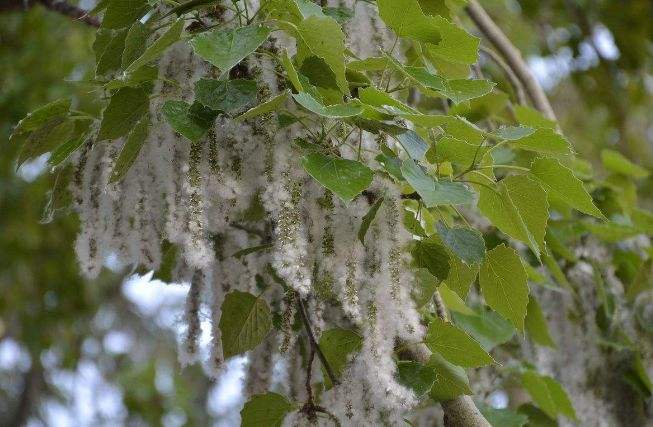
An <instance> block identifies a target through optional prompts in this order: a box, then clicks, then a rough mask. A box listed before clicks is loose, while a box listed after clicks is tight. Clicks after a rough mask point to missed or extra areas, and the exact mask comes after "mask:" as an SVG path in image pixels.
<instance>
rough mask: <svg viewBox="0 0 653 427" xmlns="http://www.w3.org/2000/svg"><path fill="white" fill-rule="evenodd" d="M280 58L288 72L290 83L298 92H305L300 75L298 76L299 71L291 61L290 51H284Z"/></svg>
mask: <svg viewBox="0 0 653 427" xmlns="http://www.w3.org/2000/svg"><path fill="white" fill-rule="evenodd" d="M280 57H281V65H282V66H283V68H284V70H286V75H287V76H288V80H290V83H292V85H293V87H294V88H295V90H296V91H297V92H303V91H304V87H303V86H302V84H301V82H300V81H299V75H298V74H297V70H296V69H295V66H294V65H293V63H292V61H291V60H290V57H288V51H287V50H285V49H283V50H282V51H281V54H280Z"/></svg>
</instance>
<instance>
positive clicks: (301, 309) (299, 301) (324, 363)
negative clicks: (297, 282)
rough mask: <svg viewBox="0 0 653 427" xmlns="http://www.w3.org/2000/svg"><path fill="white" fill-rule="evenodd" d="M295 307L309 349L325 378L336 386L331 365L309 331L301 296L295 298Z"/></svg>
mask: <svg viewBox="0 0 653 427" xmlns="http://www.w3.org/2000/svg"><path fill="white" fill-rule="evenodd" d="M297 305H298V306H299V307H298V308H299V316H300V317H301V319H302V323H304V327H305V329H306V335H308V340H309V344H310V345H311V347H313V348H314V349H315V353H317V357H318V359H320V363H322V366H324V370H325V371H326V373H327V376H328V377H329V379H330V380H331V382H332V383H333V385H337V384H339V383H340V382H339V381H338V379H337V378H336V376H335V374H334V373H333V369H331V365H329V361H328V360H326V357H325V356H324V353H322V349H321V348H320V346H319V345H318V343H317V341H315V335H313V330H312V329H311V323H310V321H309V320H308V315H307V313H306V308H305V306H304V302H303V301H302V298H301V296H299V295H298V296H297Z"/></svg>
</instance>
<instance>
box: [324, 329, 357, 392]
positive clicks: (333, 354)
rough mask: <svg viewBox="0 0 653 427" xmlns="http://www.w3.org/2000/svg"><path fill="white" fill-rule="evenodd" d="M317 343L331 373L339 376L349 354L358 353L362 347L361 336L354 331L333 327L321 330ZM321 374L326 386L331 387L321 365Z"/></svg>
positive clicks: (348, 358)
mask: <svg viewBox="0 0 653 427" xmlns="http://www.w3.org/2000/svg"><path fill="white" fill-rule="evenodd" d="M318 345H319V346H320V350H322V353H323V354H324V357H325V358H326V360H327V362H328V363H329V366H330V367H331V369H332V371H333V374H334V375H335V376H336V377H340V376H341V375H342V373H343V371H344V370H345V367H346V366H347V362H348V361H349V360H350V357H349V355H350V354H352V353H358V352H359V351H360V350H361V348H362V347H363V338H362V337H361V336H360V335H358V334H357V333H356V332H354V331H350V330H348V329H341V328H334V329H329V330H327V331H324V332H322V335H321V336H320V341H319V343H318ZM322 374H323V376H324V378H325V384H326V386H327V388H331V387H332V385H333V384H331V380H330V379H329V377H328V375H327V374H326V372H325V371H324V367H322Z"/></svg>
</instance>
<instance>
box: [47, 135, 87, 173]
mask: <svg viewBox="0 0 653 427" xmlns="http://www.w3.org/2000/svg"><path fill="white" fill-rule="evenodd" d="M85 141H86V135H82V136H79V137H77V138H70V139H69V140H68V141H66V142H64V143H63V144H61V145H60V146H58V147H57V148H56V149H55V150H54V151H53V152H52V154H51V155H50V158H49V159H48V163H49V164H50V165H51V166H53V167H54V166H57V165H60V164H61V163H62V162H64V161H65V160H66V159H67V158H68V157H70V155H71V154H72V153H74V152H75V151H76V150H77V149H78V148H79V147H81V146H82V144H84V142H85Z"/></svg>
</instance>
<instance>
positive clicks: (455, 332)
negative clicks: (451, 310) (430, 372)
mask: <svg viewBox="0 0 653 427" xmlns="http://www.w3.org/2000/svg"><path fill="white" fill-rule="evenodd" d="M425 341H426V345H427V346H428V348H429V349H430V350H431V351H434V352H438V353H440V354H441V355H442V357H444V358H445V359H447V360H448V361H449V362H451V363H455V364H456V365H459V366H462V367H465V368H478V367H480V366H486V365H490V364H492V363H493V362H494V359H492V357H491V356H490V355H489V354H487V352H486V351H485V350H483V348H482V347H481V346H480V344H479V343H478V342H477V341H476V340H474V339H473V338H472V337H470V336H469V335H467V334H466V333H465V332H463V331H462V330H460V329H458V328H457V327H455V326H454V325H453V324H451V323H449V322H445V321H444V320H441V319H439V318H434V319H433V320H431V323H430V324H429V328H428V330H427V331H426V337H425Z"/></svg>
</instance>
